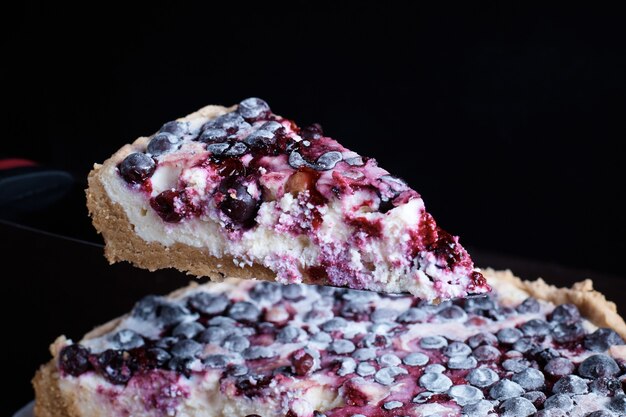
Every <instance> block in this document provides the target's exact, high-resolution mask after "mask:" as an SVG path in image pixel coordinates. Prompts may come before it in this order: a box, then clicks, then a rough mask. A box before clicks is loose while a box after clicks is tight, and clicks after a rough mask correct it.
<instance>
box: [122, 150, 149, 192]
mask: <svg viewBox="0 0 626 417" xmlns="http://www.w3.org/2000/svg"><path fill="white" fill-rule="evenodd" d="M155 169H156V164H155V162H154V159H152V158H150V157H149V156H148V155H146V154H145V153H138V152H135V153H131V154H130V155H128V156H127V157H126V158H124V160H123V161H122V163H121V164H120V165H119V171H120V175H121V176H122V178H124V180H125V181H126V182H127V183H129V184H141V183H142V182H144V181H145V180H146V179H148V178H150V177H151V176H152V174H154V170H155Z"/></svg>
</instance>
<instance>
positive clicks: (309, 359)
mask: <svg viewBox="0 0 626 417" xmlns="http://www.w3.org/2000/svg"><path fill="white" fill-rule="evenodd" d="M291 364H292V365H293V373H294V374H296V375H298V376H305V375H307V374H308V373H309V372H310V371H311V369H313V366H314V365H315V359H314V358H313V356H311V355H310V354H308V353H306V352H304V351H301V350H300V351H297V352H295V353H294V354H293V355H292V357H291Z"/></svg>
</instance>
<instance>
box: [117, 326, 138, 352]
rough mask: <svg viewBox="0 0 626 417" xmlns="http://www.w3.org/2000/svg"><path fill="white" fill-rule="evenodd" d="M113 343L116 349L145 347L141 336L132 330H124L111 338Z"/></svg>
mask: <svg viewBox="0 0 626 417" xmlns="http://www.w3.org/2000/svg"><path fill="white" fill-rule="evenodd" d="M111 342H112V344H113V346H115V348H116V349H126V350H130V349H135V348H138V347H141V346H143V345H144V340H143V337H141V335H139V334H138V333H137V332H135V331H133V330H130V329H122V330H120V331H119V332H117V333H115V334H114V335H113V336H112V337H111Z"/></svg>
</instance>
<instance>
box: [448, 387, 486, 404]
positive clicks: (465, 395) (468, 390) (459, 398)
mask: <svg viewBox="0 0 626 417" xmlns="http://www.w3.org/2000/svg"><path fill="white" fill-rule="evenodd" d="M448 395H449V396H450V397H452V399H453V400H454V401H456V403H457V404H458V405H461V406H463V405H468V404H475V403H477V402H478V401H480V400H482V399H483V398H484V395H483V392H482V391H481V390H479V389H478V388H475V387H472V386H471V385H455V386H453V387H452V388H450V389H449V390H448Z"/></svg>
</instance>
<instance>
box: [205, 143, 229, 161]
mask: <svg viewBox="0 0 626 417" xmlns="http://www.w3.org/2000/svg"><path fill="white" fill-rule="evenodd" d="M228 148H230V144H229V143H227V142H217V143H210V144H209V145H208V146H207V147H206V150H207V151H209V152H211V154H212V156H213V157H214V158H215V157H218V156H221V155H223V154H224V152H226V150H227V149H228Z"/></svg>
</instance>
